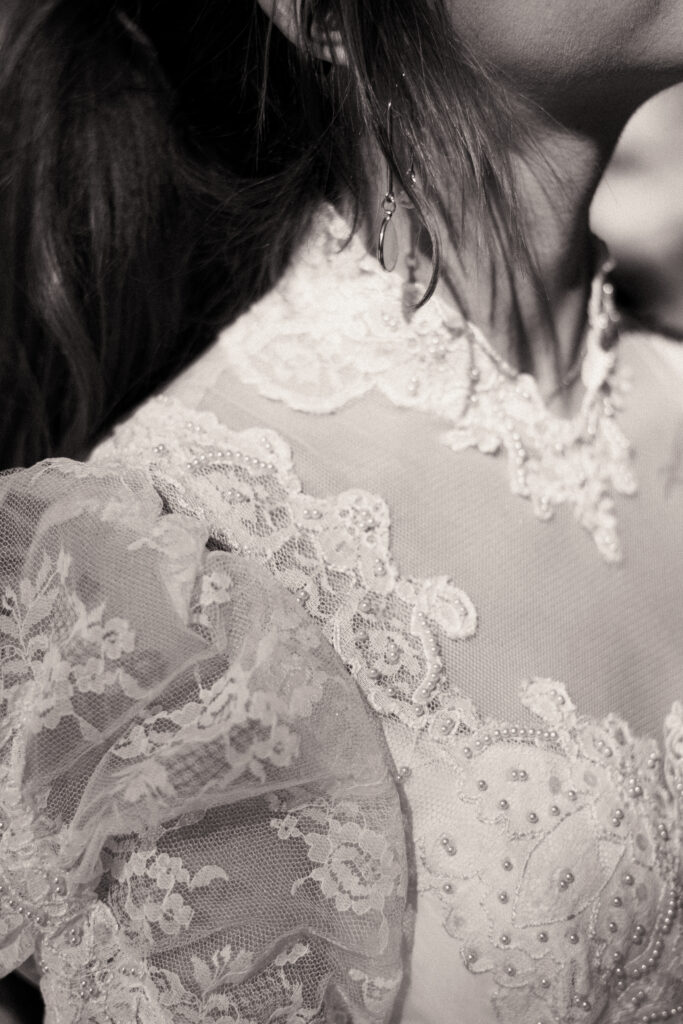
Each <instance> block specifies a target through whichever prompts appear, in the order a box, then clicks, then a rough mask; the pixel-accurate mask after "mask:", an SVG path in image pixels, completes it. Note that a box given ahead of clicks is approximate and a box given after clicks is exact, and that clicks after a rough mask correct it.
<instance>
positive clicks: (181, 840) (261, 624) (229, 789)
mask: <svg viewBox="0 0 683 1024" xmlns="http://www.w3.org/2000/svg"><path fill="white" fill-rule="evenodd" d="M206 545H207V536H206V530H205V529H204V527H203V526H202V524H201V523H200V522H199V521H197V520H194V519H192V518H188V517H185V516H181V515H177V514H166V511H165V510H164V508H163V507H162V504H161V501H160V498H159V496H158V495H157V493H156V492H155V491H154V489H153V487H152V486H151V484H150V482H149V480H148V478H147V476H146V475H145V474H144V473H136V472H132V471H130V470H125V469H123V468H122V467H117V466H114V465H111V466H98V467H97V468H94V467H87V466H83V465H81V464H79V463H74V462H70V461H68V460H54V461H50V462H46V463H42V464H39V465H38V466H37V467H34V468H33V469H31V470H23V471H19V472H14V473H10V474H7V475H4V476H1V477H0V672H1V673H2V674H1V677H0V702H1V703H0V715H1V719H0V818H1V826H0V973H3V974H4V973H6V972H8V971H10V970H12V969H13V968H15V967H16V966H17V965H19V964H21V963H22V962H23V961H24V960H26V959H27V958H28V957H29V956H31V955H33V956H34V957H35V960H36V962H37V964H38V967H39V969H40V971H41V974H42V979H41V988H42V991H43V996H44V998H45V1001H46V1005H47V1008H48V1019H49V1020H50V1022H51V1024H52V1022H54V1024H75V1022H86V1021H87V1022H89V1024H100V1022H101V1024H104V1022H107V1024H130V1022H133V1021H135V1022H138V1024H176V1022H177V1024H200V1022H207V1024H209V1022H210V1024H219V1022H220V1024H238V1022H240V1024H252V1022H253V1024H256V1022H258V1024H260V1022H266V1021H268V1022H275V1021H278V1022H294V1021H296V1022H297V1024H304V1022H318V1021H324V1020H333V1021H344V1020H352V1021H381V1020H384V1019H386V1017H387V1016H388V1014H389V1012H390V1009H391V1006H392V1003H393V1001H394V998H395V995H396V991H397V988H398V986H399V982H400V945H401V932H402V921H403V915H404V906H405V877H406V872H405V848H404V838H403V823H402V817H401V812H400V807H399V802H398V797H397V794H396V791H395V788H394V785H393V782H392V777H391V773H390V768H389V764H388V758H387V754H386V751H385V747H384V744H383V738H382V735H381V732H380V731H379V729H378V727H377V726H376V725H375V722H374V721H373V720H372V719H371V717H370V714H369V712H368V711H367V710H366V708H365V705H364V703H363V700H362V698H361V697H360V695H359V693H358V691H357V690H356V688H355V685H354V683H353V681H352V680H351V679H350V677H349V676H348V673H347V672H346V670H345V668H344V666H343V665H342V664H341V663H340V662H339V661H338V659H337V658H336V655H335V654H334V652H333V651H332V650H331V648H330V647H329V645H327V643H326V642H325V640H324V639H323V638H322V637H321V635H320V633H319V631H318V630H317V628H316V627H315V625H314V624H313V623H312V622H311V621H310V620H309V619H308V617H307V616H306V614H305V612H303V611H302V610H301V609H300V608H299V606H298V605H297V604H296V602H295V601H294V600H293V598H291V597H290V595H288V594H286V593H285V592H283V591H281V590H280V588H279V587H278V586H277V584H276V583H275V582H274V581H273V580H272V578H271V577H270V576H269V574H267V572H266V571H265V570H263V569H261V568H259V567H258V566H257V564H256V563H255V562H254V561H250V560H249V558H248V557H245V556H236V555H233V554H230V553H227V552H225V551H216V550H214V551H209V550H207V546H206Z"/></svg>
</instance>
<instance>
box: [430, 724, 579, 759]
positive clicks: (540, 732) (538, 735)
mask: <svg viewBox="0 0 683 1024" xmlns="http://www.w3.org/2000/svg"><path fill="white" fill-rule="evenodd" d="M453 724H455V723H453ZM443 725H444V726H445V727H446V728H445V729H443V731H444V732H446V731H450V728H448V727H449V726H450V722H449V721H448V719H446V720H445V721H444V723H443ZM442 728H443V727H442ZM559 738H560V737H559V733H558V732H557V730H556V729H535V728H534V727H533V726H532V727H531V728H526V727H525V726H516V725H511V726H504V727H503V728H501V729H494V730H493V731H492V732H491V733H484V735H483V736H482V737H481V738H479V737H477V739H476V740H474V741H473V743H472V746H466V747H463V749H462V752H463V755H464V756H465V757H466V758H468V759H470V758H472V757H474V756H475V755H476V754H478V753H481V752H482V750H484V748H485V747H489V746H491V744H493V743H500V742H508V741H509V740H521V741H527V740H531V741H532V742H534V743H536V742H538V741H539V740H540V741H547V742H550V743H557V741H558V740H559Z"/></svg>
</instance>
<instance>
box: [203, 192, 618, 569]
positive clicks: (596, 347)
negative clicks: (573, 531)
mask: <svg viewBox="0 0 683 1024" xmlns="http://www.w3.org/2000/svg"><path fill="white" fill-rule="evenodd" d="M348 234H349V228H348V225H347V224H346V223H345V222H344V221H343V220H342V219H341V218H340V217H339V216H338V215H337V214H336V213H335V212H334V211H333V210H332V208H325V209H324V210H323V211H322V212H321V213H320V215H319V218H318V224H317V228H316V230H315V231H314V232H313V233H312V237H311V238H310V240H309V244H308V245H307V246H305V247H304V248H303V249H302V251H301V253H300V254H299V256H298V257H297V260H296V262H295V263H294V265H293V267H292V268H291V270H290V271H289V272H288V273H287V274H286V275H285V277H284V278H283V279H282V281H281V282H280V284H279V285H278V286H277V287H276V288H275V289H274V290H273V291H272V292H270V293H269V294H268V295H267V296H266V297H265V298H264V299H262V300H261V301H260V302H258V303H257V304H256V305H255V306H254V307H252V308H251V309H250V310H249V312H248V313H247V314H245V315H244V316H243V317H242V318H241V319H240V320H238V321H237V322H236V323H235V324H233V325H231V326H230V327H229V328H227V330H225V331H224V332H223V334H222V336H221V340H220V342H219V347H220V350H221V352H222V353H224V354H225V358H226V360H228V361H229V362H230V363H231V364H232V366H233V367H234V368H235V370H236V371H237V373H238V374H239V376H240V377H241V378H242V379H243V380H244V381H245V382H247V383H249V384H252V385H254V386H255V387H256V388H257V389H258V390H259V392H260V393H261V394H263V395H265V396H266V397H268V398H273V399H277V400H279V401H283V402H285V403H286V404H287V405H289V406H290V407H291V408H293V409H298V410H301V411H304V412H316V413H329V412H332V411H333V410H335V409H340V408H342V407H343V406H344V405H346V404H347V403H348V402H349V401H351V400H352V399H354V398H358V397H360V396H362V395H364V394H366V393H368V392H370V391H372V390H377V391H379V392H380V393H381V394H383V395H384V396H385V397H387V398H388V399H389V400H390V401H391V402H393V403H394V404H395V405H398V406H400V407H404V408H409V409H418V410H421V411H422V412H427V413H431V414H433V415H436V416H438V417H440V418H441V419H443V420H445V421H446V422H447V423H448V424H449V428H448V429H447V430H446V431H444V432H443V434H442V436H441V439H442V441H443V443H444V444H446V445H448V447H450V448H452V449H453V450H454V451H456V452H457V451H461V450H463V449H465V448H476V449H478V450H479V451H481V452H483V453H487V454H496V453H498V452H502V453H504V454H505V457H506V459H507V463H508V467H509V477H510V486H511V489H512V492H513V493H514V494H517V495H520V496H521V497H524V498H527V499H529V500H530V501H531V503H532V506H533V509H534V512H535V514H536V515H537V516H538V517H539V518H541V519H549V518H551V517H552V516H553V514H554V511H555V509H556V508H557V507H558V506H560V505H564V504H567V505H569V506H570V507H571V508H572V509H573V512H574V515H575V518H576V519H577V521H578V522H579V523H580V524H581V525H582V526H583V527H584V528H585V529H586V530H588V531H589V533H590V534H591V535H592V537H593V539H594V541H595V543H596V545H597V547H598V550H599V551H600V553H601V555H602V556H603V557H604V558H605V559H606V560H608V561H619V559H620V557H621V547H620V543H619V537H618V532H617V521H616V514H615V509H614V495H615V494H624V495H629V494H633V493H634V492H635V490H636V480H635V477H634V474H633V470H632V466H631V452H630V445H629V442H628V441H627V439H626V437H625V436H624V434H623V432H622V430H621V428H620V427H619V425H618V423H617V419H616V417H615V413H616V412H618V410H619V409H620V408H621V406H622V403H623V397H624V394H625V393H626V391H627V390H628V378H627V374H626V372H625V371H622V370H620V369H619V367H618V365H617V349H616V348H615V347H614V345H613V341H614V328H615V323H616V321H617V315H616V313H615V309H614V305H613V301H612V286H611V284H610V283H609V281H608V280H607V278H606V271H607V270H608V269H609V267H608V266H607V265H605V266H604V267H603V268H602V269H601V270H600V272H599V273H598V274H597V275H596V278H595V280H594V282H593V289H592V295H591V300H590V303H589V309H588V320H589V329H588V334H587V341H586V354H585V358H584V360H583V364H582V368H581V379H582V383H583V386H584V387H585V395H584V397H583V400H582V403H581V408H580V411H579V413H578V414H577V415H576V416H575V417H574V418H573V419H569V420H568V419H562V418H559V417H556V416H553V415H552V414H550V413H549V412H548V409H547V408H546V406H545V403H544V402H543V400H542V398H541V395H540V393H539V391H538V388H537V386H536V382H535V380H534V378H533V377H531V376H529V375H528V374H519V375H518V374H516V373H514V372H513V371H512V370H511V369H510V368H509V367H507V366H506V364H505V363H504V362H503V361H502V360H501V359H500V357H498V356H497V355H496V353H495V352H494V350H493V349H492V348H491V346H490V345H489V344H488V342H487V341H486V339H485V338H484V336H483V335H482V334H481V332H480V331H479V330H478V329H477V328H476V327H474V326H473V325H472V324H469V323H467V322H466V321H464V320H463V319H462V317H460V316H459V315H458V314H456V313H455V311H454V310H452V309H450V308H448V307H447V306H446V305H445V304H444V303H443V301H442V300H441V299H440V298H439V297H438V295H437V296H435V297H434V298H432V299H431V300H430V302H429V303H428V304H427V305H426V306H425V307H424V308H422V309H420V310H418V311H417V312H416V313H415V315H414V316H413V317H412V318H411V320H410V321H409V322H406V320H405V319H404V317H403V315H402V312H401V282H400V281H399V280H396V279H395V278H394V277H392V276H391V275H387V274H385V273H384V272H383V271H382V270H380V269H379V267H378V265H377V261H376V260H375V259H373V258H371V257H369V256H368V255H367V253H366V252H365V250H364V249H363V246H362V243H361V242H360V241H359V240H358V239H357V238H354V239H352V240H351V242H350V243H349V244H348V245H347V246H346V247H345V248H344V249H342V250H341V251H340V246H341V244H342V243H343V242H346V240H347V238H348ZM311 280H315V282H316V287H315V289H311V287H310V281H311ZM321 296H324V297H325V298H324V299H323V300H322V301H321Z"/></svg>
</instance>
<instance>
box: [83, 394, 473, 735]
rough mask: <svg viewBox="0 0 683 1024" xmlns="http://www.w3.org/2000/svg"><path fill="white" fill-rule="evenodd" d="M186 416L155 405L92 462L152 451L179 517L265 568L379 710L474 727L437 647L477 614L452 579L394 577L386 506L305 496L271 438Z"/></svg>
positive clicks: (409, 721)
mask: <svg viewBox="0 0 683 1024" xmlns="http://www.w3.org/2000/svg"><path fill="white" fill-rule="evenodd" d="M187 416H188V412H187V410H186V409H184V408H183V407H182V406H181V405H180V404H179V403H177V402H174V401H171V400H169V399H166V398H161V399H156V400H153V401H151V402H150V403H148V404H147V405H146V406H145V408H144V410H142V411H141V412H140V413H139V414H138V415H136V416H135V417H134V418H133V419H132V420H130V421H129V423H128V424H126V425H125V426H124V427H122V428H120V429H119V430H118V431H117V433H116V435H115V439H114V440H113V441H110V442H106V443H105V444H103V445H101V446H100V448H99V449H98V451H97V453H96V454H95V456H94V458H96V459H102V458H106V457H107V456H108V455H111V454H115V453H117V452H119V451H120V447H121V446H125V448H126V453H127V456H129V455H131V454H132V453H133V452H134V451H135V450H136V449H137V452H138V458H141V459H142V460H143V461H144V460H145V459H146V458H147V456H148V453H149V455H151V458H152V459H153V460H154V465H153V467H152V475H153V476H154V478H155V480H156V482H157V485H158V486H159V489H160V491H161V493H162V494H164V496H165V497H166V498H167V500H169V501H170V502H171V504H172V505H173V506H174V507H175V508H177V509H178V510H179V511H180V510H182V511H184V512H186V513H190V514H198V513H199V512H200V510H201V515H202V516H206V517H207V518H208V521H209V523H210V528H211V531H212V534H213V536H214V537H215V538H216V540H217V541H219V542H220V543H222V544H224V545H225V546H226V547H227V548H229V549H230V550H232V551H239V552H241V553H242V554H248V555H252V556H255V557H258V558H259V559H262V560H265V561H266V563H267V565H268V567H269V568H270V570H271V571H272V572H273V573H274V575H275V576H277V577H278V578H279V579H280V580H281V582H282V583H284V585H285V586H286V587H287V588H288V589H289V590H290V591H292V592H293V593H294V594H295V595H296V597H297V599H298V601H299V603H300V604H301V605H303V606H304V607H305V609H306V611H307V612H308V613H309V614H310V615H311V617H312V618H313V619H314V620H315V622H317V623H318V624H319V625H321V626H322V628H323V632H324V634H325V636H326V637H327V638H328V640H330V642H331V643H332V644H333V645H334V647H335V649H336V650H337V652H338V653H339V654H340V656H341V658H342V660H343V661H344V662H345V664H346V665H347V666H348V667H349V669H350V670H351V672H352V673H353V675H354V676H355V678H356V679H357V680H358V681H359V682H360V683H361V686H362V688H363V690H364V692H365V693H366V695H367V697H368V700H369V701H370V704H371V705H372V707H373V708H374V709H375V710H376V711H378V712H380V713H381V714H382V715H390V716H392V717H394V718H396V719H398V720H400V721H401V722H403V723H404V724H406V725H408V726H410V727H411V728H417V729H423V728H426V727H427V725H428V724H431V727H432V728H437V729H444V728H449V729H450V728H455V725H456V721H457V724H458V725H459V726H460V727H461V728H472V727H473V726H474V725H476V724H477V723H478V721H479V719H478V715H477V713H476V710H475V708H474V706H473V704H472V703H471V701H470V700H469V699H468V698H467V697H465V696H464V695H463V694H462V693H459V692H457V691H454V689H453V687H452V685H451V684H450V683H449V681H448V680H447V679H446V676H445V672H444V665H443V659H442V657H441V654H440V648H439V639H440V640H441V643H444V642H445V643H448V642H450V641H459V640H466V639H467V638H469V637H471V636H473V635H474V633H475V631H476V627H477V614H476V610H475V608H474V605H473V604H472V601H471V600H470V598H469V597H468V596H467V594H466V593H465V592H464V591H463V590H461V589H460V588H459V587H457V586H456V585H455V584H454V582H453V581H452V580H451V579H450V578H449V577H447V576H437V577H433V578H431V579H425V580H412V579H410V578H408V577H402V576H400V575H399V572H398V568H397V566H396V565H395V563H394V561H393V558H392V556H391V552H390V548H389V511H388V509H387V507H386V504H385V503H384V502H383V501H382V500H381V498H377V497H373V496H372V495H370V494H368V493H367V492H364V491H360V490H350V491H346V492H344V493H343V494H340V495H339V496H338V497H336V498H332V499H322V498H320V499H319V498H312V497H310V496H309V495H306V494H304V493H302V490H301V484H300V483H299V481H298V480H297V478H296V476H295V474H294V471H293V468H292V461H291V454H290V452H289V449H288V448H287V446H286V444H285V443H284V442H283V441H282V440H281V439H280V438H279V437H278V435H277V434H275V433H274V432H272V431H262V430H247V431H244V432H242V433H240V434H239V435H237V434H233V433H232V432H231V431H228V430H226V429H225V428H224V427H222V426H221V425H220V424H219V423H218V421H217V420H216V418H215V417H214V416H213V414H211V413H194V414H193V419H192V420H188V419H187ZM159 436H163V437H167V436H172V437H173V447H171V445H170V444H167V443H156V438H158V437H159ZM180 466H182V467H183V474H184V479H182V480H181V479H180V478H178V476H177V470H178V469H179V468H180ZM226 502H227V504H226ZM446 723H450V725H447V724H446Z"/></svg>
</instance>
